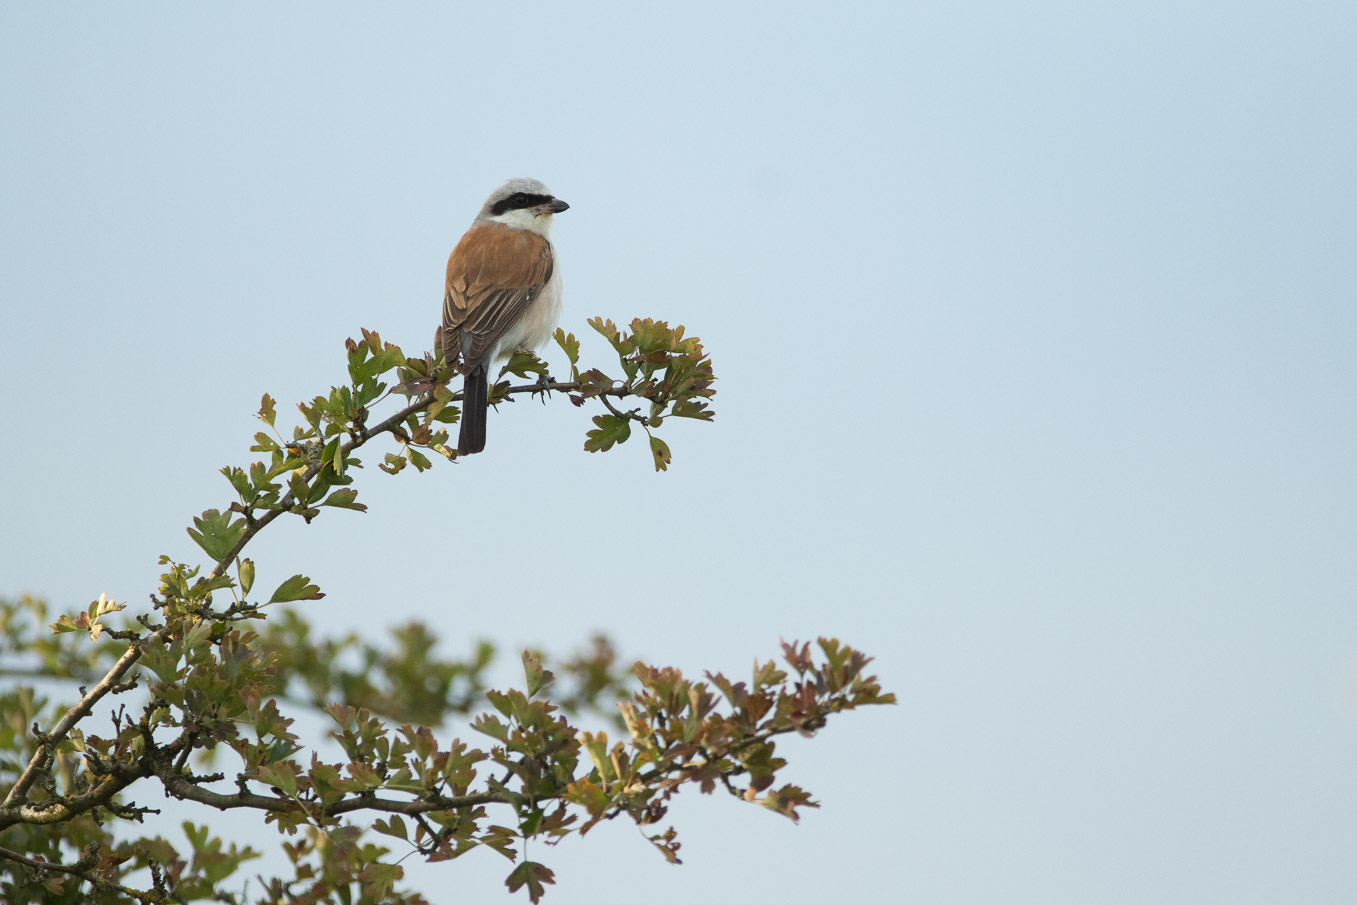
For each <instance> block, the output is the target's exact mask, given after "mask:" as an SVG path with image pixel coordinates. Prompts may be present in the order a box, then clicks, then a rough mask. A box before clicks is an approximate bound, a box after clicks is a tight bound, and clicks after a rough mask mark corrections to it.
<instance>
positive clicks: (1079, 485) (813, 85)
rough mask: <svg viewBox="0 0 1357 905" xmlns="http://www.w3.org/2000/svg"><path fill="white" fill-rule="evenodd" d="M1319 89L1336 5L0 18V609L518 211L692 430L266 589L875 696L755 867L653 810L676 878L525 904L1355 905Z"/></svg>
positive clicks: (325, 381) (1353, 194) (460, 629)
mask: <svg viewBox="0 0 1357 905" xmlns="http://www.w3.org/2000/svg"><path fill="white" fill-rule="evenodd" d="M1354 46H1357V6H1354V5H1352V4H1351V3H1341V2H1334V3H1319V2H1290V3H1247V2H1246V3H1205V2H1203V3H1191V2H1183V3H1146V2H1137V3H1127V4H1089V3H1055V2H1046V3H1035V4H1024V5H1022V6H1017V5H1010V4H999V3H993V4H977V3H962V4H958V3H948V4H931V5H919V4H909V3H881V4H868V3H838V4H832V5H807V4H790V3H780V4H767V5H752V4H743V5H739V6H736V7H731V6H729V5H726V4H704V3H696V4H683V5H681V6H671V7H667V8H663V9H657V8H652V7H647V6H644V5H639V4H622V3H618V4H612V5H609V4H598V3H576V4H559V5H545V4H534V3H521V4H515V5H513V6H512V8H507V9H506V10H505V11H497V8H496V7H492V6H491V5H489V4H485V5H475V6H473V5H470V4H440V5H436V6H435V5H425V4H406V5H403V6H402V7H401V8H400V9H399V10H396V9H393V8H391V7H390V5H384V6H381V7H379V6H377V5H375V4H374V5H370V6H359V5H352V4H349V5H342V6H341V5H337V4H300V3H299V4H289V5H287V7H286V8H280V7H279V5H273V4H271V5H263V4H258V5H237V6H236V8H234V9H231V10H226V9H222V8H220V7H219V6H212V7H208V6H201V7H194V8H183V7H170V6H164V5H149V4H143V5H131V4H120V5H119V6H118V8H117V9H113V8H111V7H102V6H95V5H92V4H86V5H84V6H82V7H74V8H68V9H61V8H57V7H56V6H54V5H48V4H42V5H40V4H24V5H21V4H7V5H6V6H5V7H4V8H3V10H2V11H0V123H2V124H3V136H4V137H3V140H2V141H0V299H3V302H2V304H3V313H4V324H5V330H4V335H5V339H6V342H5V344H4V345H5V353H4V356H3V364H2V365H0V368H2V369H3V371H0V374H2V375H3V378H4V381H5V385H6V393H5V403H4V407H3V412H4V421H5V423H6V425H7V427H6V430H5V438H6V439H5V441H4V442H3V444H0V490H2V492H3V497H2V499H3V503H2V504H0V505H3V509H4V511H5V513H6V515H7V518H5V519H3V522H2V524H0V593H6V594H14V593H17V592H19V591H23V590H28V591H33V592H36V593H40V594H44V595H47V596H48V597H49V598H51V600H52V601H53V603H54V604H56V605H57V606H59V607H64V608H74V607H77V606H82V605H83V604H85V603H86V602H87V601H88V600H90V599H91V598H92V597H96V596H97V595H98V594H99V593H100V592H101V591H102V592H107V593H109V594H111V595H115V596H116V597H117V598H118V599H122V600H130V601H132V602H133V603H134V604H139V603H140V602H141V601H144V600H145V595H146V594H147V593H148V592H150V591H152V590H154V588H155V584H156V581H155V576H156V575H157V574H158V571H159V570H158V567H157V564H156V559H157V557H158V555H159V554H161V553H168V554H170V555H173V556H176V557H192V556H194V555H195V548H193V547H192V545H191V543H190V541H189V539H188V537H187V536H186V535H185V533H184V526H185V525H187V524H188V522H189V519H190V517H191V516H192V515H194V514H196V513H198V512H200V511H201V510H203V509H205V508H208V507H215V506H224V505H226V504H227V503H228V502H229V501H230V499H231V496H230V494H229V487H228V485H227V484H226V482H225V481H224V480H222V478H221V477H220V475H218V474H217V469H218V468H220V467H221V466H222V465H225V464H228V463H230V464H242V463H245V462H247V461H249V460H250V458H251V456H250V454H249V453H248V451H247V446H248V444H249V438H250V436H251V435H252V434H253V432H254V430H255V429H256V422H254V421H253V419H252V414H253V412H254V410H255V408H256V407H257V405H258V400H259V396H260V394H261V393H263V392H265V391H268V392H270V393H272V394H273V395H274V396H275V397H276V398H277V399H279V400H280V405H279V410H280V412H282V411H284V410H285V409H287V410H290V404H291V402H293V401H295V400H297V399H301V398H309V397H310V396H312V395H314V394H315V393H317V392H322V391H324V390H325V389H326V388H327V387H329V386H330V385H331V384H332V383H334V382H336V381H337V380H338V379H340V377H341V374H342V368H343V356H342V351H341V344H342V342H343V340H344V338H345V337H346V336H350V335H354V334H356V333H357V331H358V329H359V328H360V327H368V328H375V329H378V330H380V331H381V332H382V334H383V335H384V336H386V337H387V338H389V339H392V340H394V341H396V342H399V343H401V344H402V345H403V346H405V347H406V348H407V349H408V350H411V351H414V350H417V349H422V348H423V347H424V345H425V344H426V343H427V341H428V338H429V337H430V335H431V331H432V328H433V326H434V323H435V319H436V317H437V313H438V307H439V303H440V298H441V291H442V273H443V266H444V262H445V260H446V256H447V253H448V251H449V250H450V249H451V247H452V245H453V244H454V243H455V241H456V240H457V238H458V236H459V235H460V234H461V232H462V230H463V229H465V227H466V225H467V224H468V222H469V221H470V219H471V217H472V216H473V214H474V213H475V210H476V208H477V207H478V206H479V204H480V203H481V201H482V199H483V198H484V196H485V195H486V194H487V193H488V192H489V191H490V190H491V189H492V188H494V187H495V186H496V185H497V184H498V183H499V182H500V181H502V180H503V179H505V178H507V177H509V176H517V175H531V176H535V177H537V178H540V179H542V180H544V181H545V182H546V183H547V184H548V185H549V186H550V187H551V188H552V189H553V190H554V191H555V192H556V193H557V194H558V195H559V196H560V197H562V198H565V199H566V200H567V201H569V202H570V203H571V205H572V208H571V210H570V211H569V212H568V213H566V214H564V215H562V216H561V217H560V218H559V220H558V225H557V228H556V231H555V233H554V238H555V240H556V243H557V247H558V249H559V252H560V256H561V260H562V267H563V273H564V278H565V315H564V321H563V324H564V326H565V327H566V328H567V329H568V330H572V331H574V332H575V333H576V334H581V335H582V334H585V333H587V332H588V328H587V327H586V326H585V319H586V318H587V317H589V316H591V315H595V314H602V315H605V316H608V317H612V318H614V319H616V320H622V319H627V318H631V317H633V316H654V317H659V318H666V319H669V320H670V321H676V322H681V323H683V324H685V325H687V326H688V328H689V330H690V332H694V333H697V334H699V335H700V336H702V337H703V338H704V340H706V341H707V344H708V348H709V349H710V350H711V352H712V353H713V357H714V359H715V367H716V373H717V374H718V376H719V377H720V383H719V389H720V393H719V395H718V397H717V399H716V401H715V407H716V410H717V413H718V414H717V421H716V422H715V424H712V425H685V424H679V425H675V426H674V430H673V431H672V432H671V433H670V435H669V441H670V444H671V446H672V447H673V449H674V452H675V459H674V465H673V468H672V470H671V471H670V472H669V473H668V474H664V475H655V474H653V473H652V472H651V469H650V463H649V456H648V455H647V453H646V451H645V449H644V448H643V447H641V446H640V445H638V444H633V445H629V446H626V447H623V448H620V449H618V450H616V451H614V452H613V453H610V454H608V455H606V456H591V455H588V454H586V453H584V452H582V451H581V450H580V445H581V443H582V440H583V432H584V430H585V428H586V426H587V424H586V418H585V416H584V415H583V414H582V413H581V412H579V411H576V410H575V409H573V408H572V407H571V406H569V405H565V404H561V403H560V402H558V403H557V404H555V405H551V406H548V407H547V408H545V409H543V408H541V407H540V406H536V405H531V406H530V405H526V404H522V405H514V406H511V407H508V408H506V409H505V410H503V411H501V412H499V413H498V414H496V415H494V416H493V417H492V420H491V423H490V431H489V434H490V441H489V447H488V450H487V454H486V455H484V456H478V457H476V458H475V459H473V460H470V461H468V462H466V463H464V464H463V465H461V466H458V467H444V468H440V469H438V470H436V471H435V472H434V473H433V474H431V475H425V476H423V477H418V476H415V475H413V474H402V475H400V476H399V477H396V478H390V477H387V476H386V475H383V474H381V473H379V472H377V471H376V470H375V469H373V470H372V471H371V472H370V473H368V474H366V475H365V476H364V478H363V480H362V481H361V482H360V485H359V488H360V492H361V493H362V495H363V496H364V498H365V499H366V501H367V502H368V504H369V505H370V506H371V507H372V511H371V512H369V513H368V514H367V515H357V514H352V513H343V512H340V513H334V514H332V515H329V516H327V517H326V518H324V519H322V520H320V521H318V522H317V523H315V524H313V525H311V526H309V527H306V526H303V525H302V524H300V522H298V523H297V524H288V525H285V526H280V527H279V529H278V530H275V531H272V532H271V533H272V535H273V536H272V537H271V538H270V537H268V536H265V537H263V538H262V539H261V541H260V543H259V546H258V547H257V548H256V549H255V551H254V557H255V559H256V561H257V562H258V564H259V570H260V582H261V584H266V583H267V582H268V580H270V579H273V578H277V579H281V578H283V577H286V575H287V574H290V573H291V572H292V571H297V570H301V571H305V572H307V573H308V574H309V575H311V576H312V577H313V578H314V579H315V580H317V581H318V582H319V583H320V584H321V586H322V587H323V588H324V589H325V590H326V591H327V592H328V594H329V596H328V597H326V598H325V600H324V601H322V602H320V603H319V604H317V605H315V606H314V608H313V613H315V614H316V615H317V616H321V617H323V618H324V619H326V620H329V621H330V623H331V625H332V626H333V627H334V629H335V630H336V631H344V630H350V629H354V628H358V627H362V628H363V629H364V630H365V631H374V630H375V629H376V623H378V622H380V623H394V622H398V621H402V620H406V619H410V618H424V619H427V620H428V621H430V622H431V623H433V624H434V625H435V626H436V627H437V628H438V630H439V631H440V632H442V633H443V634H444V635H445V637H447V638H448V639H449V642H450V645H451V650H454V651H455V650H462V649H464V646H465V642H464V640H463V639H465V638H470V637H478V636H482V635H487V634H488V635H490V636H492V637H494V638H495V639H496V640H497V641H499V642H501V643H502V645H503V646H504V648H505V649H506V650H509V651H512V650H513V649H514V648H515V647H516V646H521V645H524V644H542V643H546V644H549V645H551V646H552V647H554V648H555V649H558V650H560V649H564V648H565V647H568V646H570V645H572V644H575V643H578V642H580V641H582V640H583V639H585V638H587V636H588V635H589V634H590V633H591V632H592V631H594V630H597V629H604V630H607V631H608V632H610V633H611V634H612V635H613V636H614V638H615V639H616V640H617V642H618V644H619V646H620V648H621V649H622V650H623V651H624V652H625V653H627V654H628V655H631V656H639V657H644V658H646V659H648V660H650V661H652V662H660V663H668V664H673V665H677V666H681V667H683V668H684V669H686V670H690V671H693V672H698V671H700V670H702V669H706V668H711V669H720V670H724V671H726V672H727V673H731V672H735V671H742V670H746V669H747V668H748V665H749V663H750V661H751V660H752V659H753V658H754V657H755V656H758V657H761V658H762V657H767V656H769V655H771V654H773V653H774V652H776V650H777V642H778V639H779V638H782V637H786V638H798V637H799V638H810V637H813V636H815V635H817V634H827V635H836V636H839V637H841V638H843V639H844V640H846V641H849V642H851V643H854V644H856V645H858V646H861V647H863V648H865V649H866V650H868V651H869V652H870V653H872V654H874V655H875V656H876V657H877V662H876V666H877V667H878V672H879V674H880V675H881V676H882V677H883V679H884V680H885V682H886V684H887V685H888V686H889V687H890V688H891V689H893V690H894V691H896V692H897V693H898V694H899V695H900V700H901V703H900V705H899V706H898V707H895V708H890V709H880V710H876V711H866V712H863V713H860V714H851V715H847V716H846V717H844V718H842V719H839V720H835V721H833V722H832V723H831V725H830V726H829V727H828V728H827V729H826V730H825V731H824V732H823V733H822V734H821V736H820V737H819V738H817V739H815V740H814V741H812V742H809V743H806V742H800V741H797V742H794V743H789V744H788V745H787V746H786V747H787V748H788V750H789V751H790V753H791V757H792V767H791V768H790V770H789V773H788V778H789V779H790V780H791V781H796V782H799V783H802V784H804V785H806V786H808V787H809V788H811V789H812V790H814V792H815V793H817V795H818V796H819V797H820V798H821V800H822V801H823V802H824V808H823V810H821V811H818V812H811V813H809V814H808V815H807V816H806V818H805V819H804V820H803V821H802V823H801V825H800V826H798V827H793V826H792V825H791V824H789V823H786V822H785V821H781V820H780V819H777V818H775V817H774V816H772V815H770V814H767V813H765V812H763V811H761V810H760V809H755V808H749V807H743V806H741V805H739V804H738V803H736V802H733V801H728V800H722V799H719V798H705V797H701V796H697V795H688V796H685V797H684V798H682V799H680V801H679V803H678V805H677V806H676V807H675V808H674V809H673V811H672V812H671V814H672V816H673V818H674V822H675V823H676V825H677V826H678V828H679V830H680V832H681V833H682V836H683V839H684V842H685V847H684V849H683V853H682V854H683V856H684V858H685V861H686V862H687V863H686V864H685V865H684V866H683V867H681V868H673V867H670V866H668V865H666V864H664V863H663V862H662V860H661V859H660V858H659V857H657V856H655V855H654V854H653V853H652V852H651V851H650V850H649V846H647V845H646V844H645V843H644V842H643V841H642V840H641V839H640V838H639V837H637V836H636V835H635V833H634V832H633V831H630V830H628V829H627V828H626V827H623V826H622V825H621V824H620V822H619V823H616V824H611V825H608V826H606V827H603V828H601V829H600V830H598V831H596V834H594V835H591V836H590V837H589V838H588V839H586V840H584V842H583V843H577V842H572V843H568V844H566V845H565V846H562V847H561V848H559V849H557V850H556V851H554V852H552V853H551V856H550V857H549V858H548V859H546V860H548V863H550V864H551V866H552V867H554V868H555V869H556V870H557V876H558V879H559V885H558V887H557V888H556V889H553V890H552V892H551V894H550V897H549V900H548V901H552V902H556V903H561V905H565V903H575V902H597V901H613V900H621V899H622V898H624V897H626V898H633V897H635V896H634V891H635V890H636V889H637V888H638V886H643V885H644V886H646V887H647V890H646V892H645V893H644V894H643V898H645V899H646V900H647V901H649V902H653V903H671V902H672V903H679V902H684V903H687V902H692V901H694V900H705V901H711V900H713V899H715V900H732V901H733V900H736V899H737V898H738V899H745V900H750V901H760V900H769V901H772V900H777V901H782V902H788V903H799V902H817V901H824V900H825V897H826V896H829V895H839V896H843V897H846V896H851V897H853V898H854V899H856V900H860V901H868V902H876V901H905V902H920V903H930V905H952V903H992V902H1003V903H1032V905H1058V903H1069V905H1086V903H1090V902H1097V903H1108V905H1115V903H1151V902H1152V903H1156V905H1160V903H1194V905H1195V903H1200V902H1231V903H1237V905H1242V903H1275V902H1279V901H1292V902H1306V903H1330V902H1332V903H1340V902H1341V903H1347V902H1351V901H1352V900H1353V898H1354V896H1357V857H1354V851H1355V850H1357V816H1355V815H1357V779H1355V778H1354V777H1355V775H1357V772H1355V770H1354V763H1357V757H1355V755H1357V608H1354V603H1355V602H1357V601H1355V600H1354V597H1355V596H1357V514H1355V513H1357V478H1355V477H1354V463H1355V462H1357V418H1355V417H1354V393H1355V391H1357V364H1354V348H1355V347H1357V297H1355V296H1357V293H1355V292H1354V285H1357V266H1355V263H1354V262H1355V260H1357V178H1355V177H1354V160H1357V128H1355V127H1354V117H1353V111H1354V110H1357V62H1355V61H1357V56H1354V53H1353V48H1354ZM602 345H603V344H602V342H601V341H597V342H594V341H592V340H586V347H585V352H586V356H587V357H589V358H590V359H592V360H595V361H597V360H601V359H602V358H603V353H604V350H603V348H602ZM549 358H551V360H553V361H556V362H558V363H559V361H560V355H559V354H558V353H555V354H552V355H549ZM369 458H372V457H371V456H369ZM542 526H546V533H545V534H544V533H543V532H542ZM657 582H658V584H657ZM406 864H407V867H411V866H412V865H411V862H406ZM507 867H508V866H507V862H503V861H502V860H501V859H499V858H498V857H496V856H492V855H489V854H486V855H484V856H482V857H480V858H471V859H468V860H467V861H466V863H465V864H455V865H451V866H449V865H436V866H433V867H429V868H412V870H413V873H414V874H415V876H416V885H417V886H419V885H422V886H423V887H424V888H426V889H428V890H430V891H431V892H433V894H434V896H435V899H436V900H437V897H438V895H439V892H440V890H447V889H448V888H449V886H450V885H452V884H457V886H456V890H457V898H466V897H467V896H470V897H471V898H472V899H473V900H477V901H497V900H498V899H499V896H500V892H499V890H501V889H502V887H501V886H500V883H501V881H502V879H503V875H504V874H505V873H507ZM449 900H450V899H449Z"/></svg>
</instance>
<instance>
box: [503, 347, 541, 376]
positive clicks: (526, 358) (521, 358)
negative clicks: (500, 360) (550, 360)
mask: <svg viewBox="0 0 1357 905" xmlns="http://www.w3.org/2000/svg"><path fill="white" fill-rule="evenodd" d="M504 369H505V370H506V371H508V372H509V373H510V374H514V375H517V376H518V377H527V376H528V375H529V374H537V375H542V374H545V373H547V364H546V362H544V361H542V359H540V358H538V357H537V356H536V355H534V354H532V353H531V352H515V353H514V354H513V357H511V358H510V359H509V363H508V364H507V365H505V366H504Z"/></svg>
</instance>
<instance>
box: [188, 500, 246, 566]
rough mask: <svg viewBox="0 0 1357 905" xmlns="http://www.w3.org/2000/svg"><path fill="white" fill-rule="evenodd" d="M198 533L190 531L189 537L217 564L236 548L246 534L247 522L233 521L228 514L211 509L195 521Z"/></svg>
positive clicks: (190, 529) (242, 520)
mask: <svg viewBox="0 0 1357 905" xmlns="http://www.w3.org/2000/svg"><path fill="white" fill-rule="evenodd" d="M193 524H194V525H195V526H196V527H197V529H198V530H197V531H194V530H193V529H192V528H189V529H188V536H189V537H191V538H193V542H194V543H196V544H197V545H198V546H199V547H202V548H203V552H204V553H206V554H207V555H208V556H210V557H212V559H213V560H214V561H215V562H221V561H222V560H223V559H224V558H226V556H227V554H229V553H230V552H231V550H232V549H233V548H234V547H235V545H236V542H237V541H239V540H240V538H241V537H242V536H243V535H244V534H245V520H244V519H236V520H235V521H234V522H233V521H231V516H230V515H229V514H228V513H223V512H218V511H217V510H216V509H209V510H207V511H206V512H204V513H203V514H202V515H201V516H199V517H197V518H195V519H194V520H193Z"/></svg>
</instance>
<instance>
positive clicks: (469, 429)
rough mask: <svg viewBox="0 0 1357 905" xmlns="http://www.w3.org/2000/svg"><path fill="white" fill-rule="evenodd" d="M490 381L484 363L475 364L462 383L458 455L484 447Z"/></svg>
mask: <svg viewBox="0 0 1357 905" xmlns="http://www.w3.org/2000/svg"><path fill="white" fill-rule="evenodd" d="M489 392H490V381H489V378H488V377H487V375H486V369H485V363H484V362H482V363H481V364H478V365H476V367H474V368H472V370H471V373H469V374H467V375H466V380H465V381H464V382H463V383H462V427H461V430H459V431H458V432H457V454H458V455H459V456H465V455H469V454H471V453H478V452H480V451H481V450H483V449H485V415H486V411H487V410H488V409H489V408H490V405H489V402H488V401H487V400H488V398H489V396H488V394H489Z"/></svg>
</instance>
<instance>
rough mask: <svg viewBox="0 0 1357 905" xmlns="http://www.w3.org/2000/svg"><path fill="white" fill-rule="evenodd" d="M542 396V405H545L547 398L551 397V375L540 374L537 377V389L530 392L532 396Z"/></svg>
mask: <svg viewBox="0 0 1357 905" xmlns="http://www.w3.org/2000/svg"><path fill="white" fill-rule="evenodd" d="M538 393H541V394H542V404H543V405H546V404H547V397H548V396H550V395H551V375H550V374H547V373H542V374H538V375H537V388H536V389H535V390H533V391H532V395H534V396H536V395H537V394H538Z"/></svg>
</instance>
